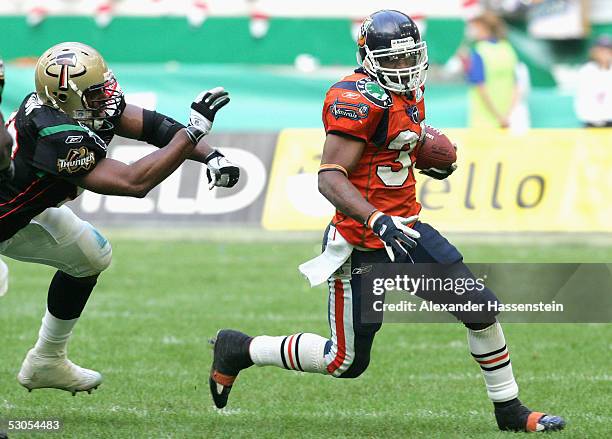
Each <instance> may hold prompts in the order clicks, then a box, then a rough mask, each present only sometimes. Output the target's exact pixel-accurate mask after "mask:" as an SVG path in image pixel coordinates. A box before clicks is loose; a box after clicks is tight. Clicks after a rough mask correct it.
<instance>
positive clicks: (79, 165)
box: [57, 147, 96, 174]
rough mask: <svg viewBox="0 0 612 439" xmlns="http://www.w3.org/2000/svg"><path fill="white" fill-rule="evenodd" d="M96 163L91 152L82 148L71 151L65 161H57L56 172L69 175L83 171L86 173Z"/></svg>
mask: <svg viewBox="0 0 612 439" xmlns="http://www.w3.org/2000/svg"><path fill="white" fill-rule="evenodd" d="M95 163H96V156H95V154H94V153H93V151H89V150H88V149H87V148H85V147H82V148H79V149H71V150H70V151H68V155H67V156H66V158H65V159H57V170H58V172H62V171H65V172H67V173H69V174H74V173H75V172H78V171H80V170H81V169H84V170H86V171H88V170H89V169H91V168H92V166H93V165H94V164H95Z"/></svg>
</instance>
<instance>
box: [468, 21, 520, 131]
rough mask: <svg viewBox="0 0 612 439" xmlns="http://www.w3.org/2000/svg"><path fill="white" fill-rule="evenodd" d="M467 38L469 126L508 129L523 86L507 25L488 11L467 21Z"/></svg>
mask: <svg viewBox="0 0 612 439" xmlns="http://www.w3.org/2000/svg"><path fill="white" fill-rule="evenodd" d="M467 37H468V39H469V40H470V41H471V42H472V47H471V50H470V53H469V55H468V59H467V63H466V64H467V65H466V70H467V80H468V82H469V84H470V85H471V86H472V87H471V90H470V94H469V110H468V111H469V116H468V126H470V127H472V128H500V127H501V128H508V127H509V126H510V118H511V116H512V113H513V112H514V110H515V108H516V106H517V104H518V102H519V100H520V98H521V88H520V87H519V84H518V83H517V67H518V65H519V64H518V58H517V56H516V53H515V51H514V49H513V48H512V46H511V45H510V43H509V42H508V41H507V40H506V27H505V25H504V23H503V21H502V20H501V19H500V18H499V17H497V16H496V15H494V14H492V13H490V12H485V13H483V14H481V15H479V16H477V17H474V18H472V19H470V20H469V21H468V24H467ZM523 88H524V89H527V88H526V87H523Z"/></svg>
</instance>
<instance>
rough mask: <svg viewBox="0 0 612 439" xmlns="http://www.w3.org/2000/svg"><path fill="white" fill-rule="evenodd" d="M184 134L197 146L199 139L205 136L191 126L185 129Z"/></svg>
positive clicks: (202, 132)
mask: <svg viewBox="0 0 612 439" xmlns="http://www.w3.org/2000/svg"><path fill="white" fill-rule="evenodd" d="M185 133H186V134H187V136H188V137H189V140H191V142H192V143H193V144H194V145H197V144H198V142H199V141H200V139H201V138H202V137H204V136H205V135H206V133H205V132H204V131H202V130H201V129H199V128H196V127H194V126H193V125H189V126H188V127H187V128H185Z"/></svg>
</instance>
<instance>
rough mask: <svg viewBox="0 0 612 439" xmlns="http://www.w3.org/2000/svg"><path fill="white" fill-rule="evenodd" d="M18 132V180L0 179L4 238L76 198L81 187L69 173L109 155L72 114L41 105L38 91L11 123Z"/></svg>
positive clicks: (78, 173)
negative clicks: (0, 181) (0, 180)
mask: <svg viewBox="0 0 612 439" xmlns="http://www.w3.org/2000/svg"><path fill="white" fill-rule="evenodd" d="M7 127H8V129H9V131H12V132H13V134H14V136H15V144H14V145H13V162H14V164H15V178H14V179H13V180H12V181H5V182H2V183H0V242H1V241H4V240H6V239H8V238H10V237H11V236H13V235H14V234H15V233H16V232H17V231H18V230H19V229H21V228H23V227H25V226H26V225H27V224H28V223H29V222H30V220H31V219H32V218H34V217H35V216H36V215H38V214H39V213H41V212H43V211H44V210H45V209H47V208H48V207H56V206H59V205H61V204H62V203H64V202H66V201H68V200H71V199H74V198H75V197H76V196H77V195H78V194H79V193H80V191H79V188H78V187H77V186H76V185H74V184H73V183H71V182H69V181H68V180H66V179H65V178H66V177H77V176H82V175H85V174H87V173H88V172H90V171H91V170H92V169H93V168H94V167H95V166H96V164H97V163H99V162H100V160H101V159H103V158H104V157H106V144H105V143H104V141H103V140H102V139H101V138H100V137H99V136H98V135H97V134H95V133H94V132H93V131H92V130H90V129H89V128H87V127H85V126H83V125H80V124H79V123H78V122H76V121H75V120H74V119H72V118H71V117H69V116H68V115H67V114H65V113H63V112H61V111H59V110H56V109H54V108H52V107H49V106H46V105H42V103H41V101H40V100H39V99H38V97H37V95H36V93H32V94H30V95H28V96H26V98H25V99H24V101H23V103H22V104H21V106H20V107H19V110H18V111H17V112H16V113H15V114H14V116H12V117H11V118H10V119H9V121H8V122H7Z"/></svg>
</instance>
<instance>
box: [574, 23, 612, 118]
mask: <svg viewBox="0 0 612 439" xmlns="http://www.w3.org/2000/svg"><path fill="white" fill-rule="evenodd" d="M590 55H591V61H590V62H588V63H586V64H585V65H584V66H582V68H581V69H580V72H579V75H578V80H579V83H578V90H577V93H576V100H575V110H576V115H577V116H578V119H580V120H581V121H582V122H583V123H584V125H585V126H587V127H612V37H610V36H609V35H605V36H602V37H600V38H598V39H597V41H595V44H594V45H593V47H592V48H591V53H590Z"/></svg>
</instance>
